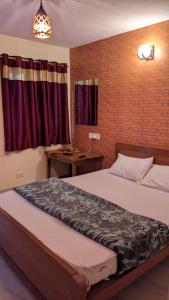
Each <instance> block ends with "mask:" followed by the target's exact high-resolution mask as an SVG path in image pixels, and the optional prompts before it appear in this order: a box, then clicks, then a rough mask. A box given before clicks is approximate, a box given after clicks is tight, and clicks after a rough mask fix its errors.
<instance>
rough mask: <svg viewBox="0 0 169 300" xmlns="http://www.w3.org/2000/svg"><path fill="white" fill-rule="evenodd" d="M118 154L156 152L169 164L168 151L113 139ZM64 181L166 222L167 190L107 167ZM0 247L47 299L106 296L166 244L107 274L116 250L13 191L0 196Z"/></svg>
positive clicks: (154, 261)
mask: <svg viewBox="0 0 169 300" xmlns="http://www.w3.org/2000/svg"><path fill="white" fill-rule="evenodd" d="M117 153H122V154H126V155H129V156H133V157H149V156H154V158H155V163H156V164H164V165H169V151H168V150H161V149H152V148H146V147H140V146H134V145H127V144H117V145H116V154H117ZM66 181H67V182H69V183H71V184H73V185H75V186H77V187H80V188H82V189H84V190H86V191H88V192H91V193H94V194H96V195H98V196H101V197H103V198H105V199H107V200H109V201H112V198H113V202H115V203H117V204H118V205H120V206H122V207H124V208H125V209H128V210H130V211H131V212H134V213H138V214H141V215H145V216H148V217H151V218H154V219H156V220H159V221H161V222H163V223H165V224H167V225H168V226H169V216H168V211H169V195H168V193H166V192H162V191H160V190H155V189H151V188H148V187H144V186H140V185H137V184H136V183H134V182H132V181H128V180H126V179H123V178H119V177H117V176H114V175H111V174H109V172H108V170H107V169H106V170H101V171H98V172H94V173H90V174H86V175H82V176H77V177H72V178H68V179H66ZM96 187H97V188H96ZM136 199H137V201H139V206H138V202H137V201H136ZM159 199H160V201H159ZM116 201H117V202H116ZM0 247H1V250H2V251H3V252H4V253H5V254H6V255H7V256H8V258H9V259H10V260H11V261H12V262H13V264H14V265H15V266H16V267H17V269H18V270H20V271H21V272H22V276H24V279H26V280H27V282H29V284H30V285H31V287H32V288H33V289H34V292H35V293H36V295H37V298H41V299H49V300H64V299H65V300H69V299H70V300H87V299H91V300H92V299H93V300H109V299H111V297H112V296H113V295H115V294H116V293H118V292H119V291H120V290H122V289H123V288H125V287H126V286H127V285H129V284H130V283H132V282H133V281H134V280H136V279H137V278H138V277H139V276H141V275H142V274H143V273H145V272H146V271H148V270H149V269H151V268H152V267H154V266H155V265H156V264H158V263H159V262H160V261H162V260H163V259H164V258H165V257H167V256H168V254H169V247H167V248H165V249H164V250H162V251H160V252H159V253H158V254H157V255H155V256H154V257H153V258H152V259H150V260H148V261H147V262H146V263H144V264H143V265H141V266H140V267H138V268H136V269H134V270H132V271H130V272H129V273H127V274H126V275H124V276H122V277H120V278H119V279H115V278H114V277H113V276H111V275H113V274H115V273H116V270H117V259H116V253H115V252H113V251H111V250H109V249H107V248H105V247H103V246H102V245H99V244H97V243H96V242H94V241H92V240H90V239H88V238H86V237H84V236H82V235H80V234H79V233H77V232H76V231H74V230H73V229H71V228H69V227H67V226H65V225H64V224H62V222H60V221H59V220H57V219H55V218H53V217H51V216H49V215H48V214H46V213H44V212H42V211H41V210H39V209H38V208H36V207H34V206H32V205H31V204H30V203H28V202H27V201H26V200H24V199H23V198H22V197H21V196H19V195H18V194H16V193H15V192H14V191H9V192H6V193H4V194H2V195H1V196H0ZM23 274H24V275H23ZM105 279H106V280H105ZM107 279H108V280H107Z"/></svg>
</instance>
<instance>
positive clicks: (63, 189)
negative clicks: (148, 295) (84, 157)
mask: <svg viewBox="0 0 169 300" xmlns="http://www.w3.org/2000/svg"><path fill="white" fill-rule="evenodd" d="M14 190H15V191H16V192H17V193H19V194H20V195H21V196H22V197H24V198H25V199H27V200H28V201H30V202H31V203H32V204H34V205H36V206H37V207H39V208H40V209H42V210H44V211H45V212H47V213H48V214H50V215H52V216H54V217H56V218H58V219H59V220H61V221H62V222H64V223H65V224H66V225H68V226H70V227H72V228H73V229H75V230H77V231H78V232H80V233H82V234H84V235H85V236H87V237H89V238H90V239H92V240H95V241H96V242H98V243H100V244H102V245H103V246H105V247H107V248H109V249H111V250H113V251H115V252H116V254H117V262H118V270H117V275H121V274H123V273H125V272H126V271H128V270H131V269H133V268H135V267H137V266H139V265H140V264H142V263H144V262H145V261H146V260H148V259H149V258H151V257H152V256H153V255H154V254H156V253H157V252H158V251H160V250H161V249H163V248H164V247H166V246H167V245H168V244H169V229H168V227H167V226H166V225H165V224H163V223H161V222H159V221H156V220H153V219H150V218H147V217H144V216H140V215H136V214H133V213H130V212H129V211H127V210H125V209H123V208H121V207H120V206H117V205H115V204H113V203H111V202H109V201H107V200H105V199H102V198H100V197H97V196H95V195H93V194H90V193H88V192H85V191H83V190H81V189H79V188H77V187H74V186H72V185H70V184H68V183H66V182H64V181H63V180H60V179H58V178H50V179H47V180H43V181H40V182H34V183H31V184H27V185H23V186H19V187H17V188H15V189H14Z"/></svg>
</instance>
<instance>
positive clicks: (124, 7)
mask: <svg viewBox="0 0 169 300" xmlns="http://www.w3.org/2000/svg"><path fill="white" fill-rule="evenodd" d="M39 3H40V1H39V0H0V34H6V35H10V36H15V37H20V38H24V39H30V40H37V39H36V38H34V37H33V35H32V27H31V26H32V20H33V16H34V15H35V13H36V11H37V9H38V8H39ZM43 6H44V8H45V10H46V12H47V13H48V15H49V16H50V17H51V20H52V28H53V32H52V37H51V38H50V39H48V40H47V41H43V42H47V43H51V44H54V45H57V46H64V47H70V48H71V47H75V46H79V45H82V44H87V43H90V42H93V41H96V40H100V39H103V38H106V37H109V36H113V35H116V34H119V33H123V32H127V31H130V30H134V29H137V28H141V27H144V26H147V25H150V24H154V23H158V22H161V21H165V20H168V19H169V0H43Z"/></svg>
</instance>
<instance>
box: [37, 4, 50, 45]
mask: <svg viewBox="0 0 169 300" xmlns="http://www.w3.org/2000/svg"><path fill="white" fill-rule="evenodd" d="M51 33H52V28H51V21H50V18H49V16H48V15H47V13H46V11H45V10H44V8H43V5H42V1H41V3H40V7H39V10H38V11H37V13H36V15H35V17H34V20H33V34H34V36H35V37H36V38H39V39H47V38H49V37H50V36H51Z"/></svg>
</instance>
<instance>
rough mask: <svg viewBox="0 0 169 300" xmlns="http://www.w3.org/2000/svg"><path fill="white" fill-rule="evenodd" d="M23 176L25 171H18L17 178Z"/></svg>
mask: <svg viewBox="0 0 169 300" xmlns="http://www.w3.org/2000/svg"><path fill="white" fill-rule="evenodd" d="M22 177H24V175H23V171H21V170H19V171H17V172H16V178H22Z"/></svg>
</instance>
